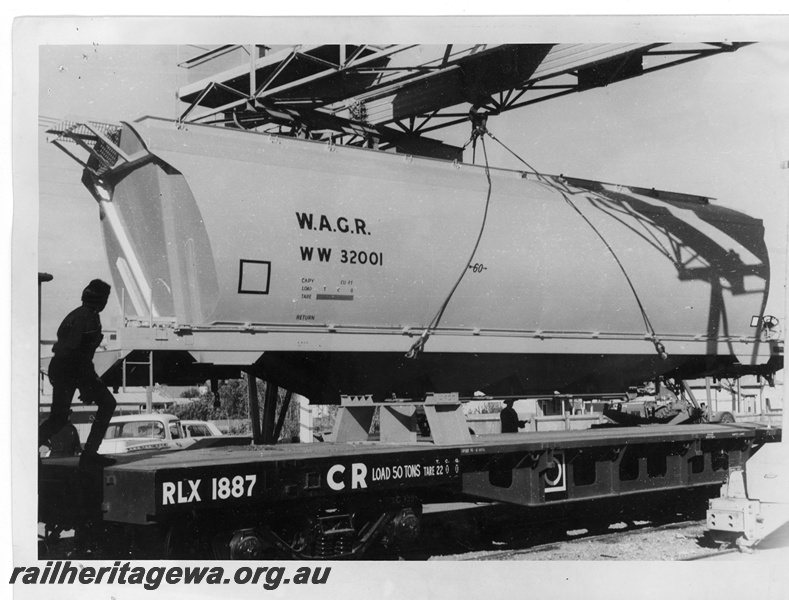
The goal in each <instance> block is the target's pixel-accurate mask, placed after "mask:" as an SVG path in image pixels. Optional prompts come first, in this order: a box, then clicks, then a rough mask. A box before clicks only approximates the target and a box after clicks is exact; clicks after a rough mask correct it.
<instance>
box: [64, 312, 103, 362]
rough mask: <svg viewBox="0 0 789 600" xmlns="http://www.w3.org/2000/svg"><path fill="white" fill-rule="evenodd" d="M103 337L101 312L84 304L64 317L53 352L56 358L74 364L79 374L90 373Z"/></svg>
mask: <svg viewBox="0 0 789 600" xmlns="http://www.w3.org/2000/svg"><path fill="white" fill-rule="evenodd" d="M103 339H104V336H103V335H102V333H101V319H100V318H99V313H98V312H97V311H96V310H94V309H92V308H90V307H88V306H84V305H83V306H80V307H79V308H76V309H74V310H72V311H71V312H70V313H69V314H68V315H66V318H65V319H63V322H62V323H61V324H60V327H58V339H57V342H55V344H54V346H52V352H53V353H54V355H55V357H56V358H58V359H61V360H63V361H67V362H68V363H70V364H72V365H74V367H75V368H76V369H77V371H78V372H79V374H81V375H90V374H92V373H94V371H93V355H94V354H95V353H96V348H98V347H99V344H101V341H102V340H103Z"/></svg>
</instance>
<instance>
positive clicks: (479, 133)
mask: <svg viewBox="0 0 789 600" xmlns="http://www.w3.org/2000/svg"><path fill="white" fill-rule="evenodd" d="M485 117H486V115H483V116H480V115H477V114H476V113H474V111H473V110H472V113H471V117H470V118H471V122H472V132H471V138H469V140H468V142H466V144H465V145H464V146H463V148H464V149H465V148H466V146H468V145H469V143H473V144H474V148H475V150H476V140H477V138H479V139H481V140H482V151H483V154H484V156H485V176H486V177H487V180H488V192H487V199H486V201H485V213H484V216H483V219H482V226H481V227H480V230H479V234H478V236H477V241H476V243H475V244H474V249H473V250H472V252H471V256H470V257H469V260H468V261H467V263H466V266H465V267H464V269H463V272H462V273H461V274H460V277H459V278H458V280H457V281H456V282H455V285H454V286H453V287H452V290H451V291H450V292H449V294H448V295H447V297H446V299H445V300H444V302H443V303H442V304H441V308H440V309H439V311H438V312H437V313H436V316H435V317H433V320H432V321H430V324H429V325H428V326H427V327H426V328H425V330H424V331H423V332H422V334H421V335H420V336H419V339H418V340H417V341H416V342H414V344H413V345H412V346H411V349H410V350H409V351H408V352H407V353H406V357H407V358H417V357H418V356H419V354H421V352H422V350H423V348H424V346H425V344H426V343H427V340H428V338H429V337H430V335H431V334H432V333H433V332H434V331H435V330H436V329H437V328H438V325H439V323H440V322H441V318H442V317H443V315H444V311H445V310H446V308H447V305H448V304H449V302H450V300H451V299H452V296H453V295H454V293H455V290H457V288H458V286H459V285H460V282H461V281H462V280H463V277H464V276H465V274H466V271H468V268H469V266H470V265H471V262H472V261H473V260H474V256H475V254H476V252H477V248H478V247H479V243H480V241H481V240H482V234H483V232H484V231H485V223H486V222H487V218H488V209H489V207H490V196H491V191H492V189H493V184H492V181H491V178H490V165H489V164H488V153H487V149H486V147H485V135H488V136H490V138H491V139H492V140H493V141H495V142H497V143H498V144H499V145H501V146H502V148H504V149H505V150H507V152H509V153H510V154H512V155H513V156H514V157H515V158H517V159H518V160H519V161H520V162H522V163H523V164H524V165H526V166H527V167H528V168H529V169H530V171H531V172H532V173H534V175H536V177H537V179H539V180H540V181H542V182H544V183H546V184H547V185H549V186H550V187H552V188H553V189H554V190H556V191H558V192H559V193H560V194H561V195H562V197H563V198H564V200H565V202H566V203H567V204H569V205H570V207H572V209H573V210H574V211H575V212H576V213H577V214H578V215H579V216H580V217H581V218H582V219H583V220H584V221H585V222H586V224H587V225H588V226H589V227H590V228H591V229H592V231H594V233H595V234H596V235H597V237H598V238H600V241H601V242H603V244H604V245H605V247H606V248H607V249H608V252H609V253H610V254H611V256H612V257H613V258H614V260H615V261H616V264H617V265H618V266H619V269H620V271H621V272H622V275H624V277H625V281H627V285H628V286H629V287H630V291H631V292H632V293H633V297H634V298H635V301H636V304H637V306H638V310H639V312H640V313H641V318H642V319H643V320H644V327H645V328H646V330H647V333H648V336H649V340H650V341H651V342H652V344H653V345H654V346H655V351H656V352H657V353H658V355H659V356H660V358H662V359H663V360H666V359H667V358H668V353H667V352H666V348H665V346H664V345H663V343H662V342H661V341H660V338H659V337H658V334H657V331H655V328H654V326H653V325H652V322H651V321H650V319H649V315H648V314H647V311H646V309H645V308H644V304H643V303H642V302H641V298H640V296H639V295H638V292H637V291H636V287H635V285H634V284H633V281H632V280H631V279H630V275H629V274H628V272H627V270H626V269H625V266H624V265H623V264H622V261H621V260H620V259H619V256H617V254H616V252H614V249H613V248H612V247H611V245H610V244H609V243H608V241H607V240H606V239H605V237H604V236H603V234H602V233H601V232H600V231H599V230H598V229H597V228H596V227H595V226H594V225H593V224H592V222H591V221H590V220H589V218H588V217H587V216H586V215H584V214H583V212H581V209H580V208H578V206H576V205H575V203H573V201H572V200H571V199H570V197H569V196H568V194H567V192H566V191H565V190H564V189H563V188H562V187H561V186H559V185H558V184H557V183H556V182H555V181H554V180H553V179H552V178H549V177H546V176H545V175H543V174H541V173H540V172H538V171H537V170H536V169H535V168H534V167H532V166H531V165H530V164H529V163H527V162H526V161H525V160H523V159H522V158H521V157H520V156H518V155H517V154H516V153H515V152H513V151H512V150H511V149H510V148H508V147H507V146H506V145H505V144H504V143H503V142H501V141H500V140H499V139H498V138H496V136H494V135H493V134H492V133H491V132H490V131H488V129H487V127H486V118H485Z"/></svg>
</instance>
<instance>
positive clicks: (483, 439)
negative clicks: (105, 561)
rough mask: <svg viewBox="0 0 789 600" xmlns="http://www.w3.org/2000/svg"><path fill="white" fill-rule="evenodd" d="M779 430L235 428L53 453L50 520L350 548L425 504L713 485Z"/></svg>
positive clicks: (309, 552) (254, 543)
mask: <svg viewBox="0 0 789 600" xmlns="http://www.w3.org/2000/svg"><path fill="white" fill-rule="evenodd" d="M780 437H781V430H780V429H778V428H772V427H769V426H766V425H756V424H753V425H751V424H725V425H724V424H718V425H715V424H698V425H675V426H672V425H657V426H653V425H651V426H642V427H614V428H599V429H590V430H583V431H560V432H542V433H531V434H500V435H488V436H474V437H473V438H472V439H471V441H470V442H467V443H461V444H450V445H435V444H433V443H432V442H431V441H430V440H425V441H418V442H416V443H406V444H385V443H381V442H375V441H368V442H361V443H316V444H288V445H277V446H261V445H252V444H250V442H249V440H248V439H236V440H232V439H225V440H224V441H223V444H224V445H221V446H213V447H211V446H210V443H209V442H201V443H199V444H198V445H197V446H192V447H191V448H189V449H186V450H180V451H170V452H154V453H137V454H129V455H126V456H123V455H119V460H118V463H117V464H115V465H113V466H111V467H108V468H106V469H104V470H103V471H85V470H81V469H79V468H78V460H77V459H76V458H60V459H44V460H43V461H42V464H41V467H40V494H39V495H40V520H41V521H42V522H43V523H45V524H46V525H47V527H48V530H50V531H56V530H58V529H63V528H72V527H76V528H78V529H79V528H81V527H85V528H86V529H90V530H92V532H93V533H92V536H93V538H94V541H95V539H96V535H95V534H96V532H97V531H102V532H106V531H109V530H113V529H117V528H118V527H120V528H121V529H122V530H123V531H124V534H123V536H121V537H122V538H123V539H124V544H122V545H123V547H124V548H125V549H124V550H123V552H131V551H132V550H129V548H128V547H127V546H128V544H131V543H132V541H133V540H135V539H137V540H139V539H142V537H146V539H150V538H152V537H153V538H157V539H158V540H160V541H161V542H162V544H163V545H162V546H161V554H162V555H164V556H169V557H173V556H179V555H182V554H184V553H186V554H190V553H195V552H198V551H199V552H203V551H205V552H208V553H209V554H213V555H214V556H218V557H228V558H250V557H255V556H258V555H260V553H261V552H262V551H263V550H264V549H267V548H272V549H275V550H277V549H278V550H279V551H281V552H284V553H286V554H290V555H291V556H298V557H342V556H351V555H358V554H361V553H362V552H364V551H365V550H366V549H367V548H368V547H369V545H370V544H371V543H372V542H373V541H375V540H376V539H379V540H382V541H384V542H385V543H392V542H393V541H394V540H398V539H407V538H409V537H413V536H414V535H415V534H416V532H418V527H419V517H420V516H421V508H422V505H423V503H427V502H431V501H435V500H458V501H461V500H469V499H472V500H473V499H476V500H487V501H501V502H507V503H511V504H515V505H521V506H525V507H536V506H542V505H548V504H566V503H570V502H578V501H583V500H591V499H599V498H606V497H621V496H626V495H634V494H642V493H647V492H657V491H667V490H673V489H677V490H678V489H687V488H693V487H700V486H716V485H720V484H721V483H723V481H724V480H725V478H726V476H727V475H728V473H729V470H730V469H744V467H745V463H746V461H747V460H748V458H749V457H750V456H751V455H752V454H753V453H754V452H755V451H757V450H758V449H759V448H760V447H761V446H762V445H763V444H765V443H768V442H773V441H778V440H780ZM143 532H144V535H143ZM141 536H142V537H141ZM157 536H158V537H157ZM99 537H100V538H102V539H103V540H105V541H106V540H108V539H111V538H116V541H117V537H118V536H117V535H109V536H108V535H103V536H99ZM136 543H137V544H138V545H139V542H136Z"/></svg>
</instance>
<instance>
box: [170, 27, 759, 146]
mask: <svg viewBox="0 0 789 600" xmlns="http://www.w3.org/2000/svg"><path fill="white" fill-rule="evenodd" d="M748 43H749V42H731V43H723V42H721V43H693V44H689V43H683V44H679V43H610V44H475V45H453V44H448V45H442V46H439V45H396V44H392V45H377V46H376V45H313V46H308V45H300V46H292V47H287V48H283V49H280V50H277V51H271V49H270V48H268V47H266V46H259V45H255V46H221V47H217V48H211V49H208V50H206V51H204V52H201V53H200V54H198V55H197V56H195V57H193V58H191V59H189V60H187V61H184V62H182V63H181V66H183V67H184V68H186V69H188V71H189V78H190V80H191V81H190V83H188V84H187V85H185V86H184V87H182V88H181V89H180V90H179V93H178V97H179V99H180V100H181V101H183V102H184V103H186V105H187V107H186V108H185V109H184V111H183V113H182V114H181V115H180V120H181V121H182V122H184V123H188V122H195V123H210V124H216V125H224V126H227V127H236V128H244V129H255V130H261V131H278V132H280V133H286V134H287V133H290V134H293V135H297V136H300V137H309V138H311V139H321V140H326V141H331V142H332V143H337V144H345V145H357V146H362V145H367V146H374V147H376V148H378V149H381V150H396V151H399V152H404V153H408V154H416V155H424V156H433V157H437V158H449V159H456V158H460V155H461V153H462V149H461V148H457V147H455V146H451V145H448V144H446V143H444V142H442V141H440V140H437V139H434V138H431V137H428V134H430V133H432V132H435V131H438V130H440V129H444V128H446V127H450V126H453V125H458V124H460V123H463V122H466V121H468V119H469V111H470V110H471V109H474V111H475V112H476V113H478V114H480V115H482V116H488V115H498V114H501V113H503V112H507V111H510V110H513V109H516V108H522V107H525V106H529V105H531V104H535V103H538V102H545V101H548V100H553V99H556V98H559V97H561V96H566V95H568V94H573V93H577V92H583V91H586V90H590V89H594V88H599V87H604V86H607V85H610V84H612V83H616V82H620V81H624V80H627V79H631V78H634V77H638V76H641V75H645V74H647V73H651V72H654V71H657V70H661V69H665V68H669V67H674V66H677V65H681V64H684V63H687V62H690V61H694V60H698V59H701V58H705V57H709V56H713V55H716V54H721V53H724V52H733V51H735V50H737V49H739V48H741V47H742V46H745V45H748Z"/></svg>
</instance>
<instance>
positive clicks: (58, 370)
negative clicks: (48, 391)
mask: <svg viewBox="0 0 789 600" xmlns="http://www.w3.org/2000/svg"><path fill="white" fill-rule="evenodd" d="M110 289H111V287H110V285H109V284H108V283H105V282H104V281H102V280H101V279H94V280H93V281H91V282H90V283H89V284H88V286H87V287H86V288H85V289H84V290H83V291H82V306H80V307H79V308H76V309H74V310H73V311H71V312H70V313H69V314H68V315H66V318H65V319H63V322H62V323H61V324H60V327H58V332H57V342H55V345H54V346H53V347H52V352H53V354H54V356H53V357H52V360H51V362H50V363H49V380H50V382H51V383H52V410H51V412H50V414H49V418H48V419H47V420H46V421H44V422H43V423H42V424H41V426H40V427H39V429H38V445H39V447H40V446H42V445H43V446H49V447H51V446H52V443H51V438H52V436H53V435H55V434H56V433H57V432H58V431H60V430H61V429H63V427H65V426H66V424H67V423H68V419H69V413H70V412H71V402H72V400H73V398H74V392H75V391H76V390H79V393H80V399H81V400H82V402H84V403H85V404H96V407H97V408H98V410H97V411H96V415H95V417H94V421H93V425H92V427H91V429H90V434H89V435H88V439H87V441H86V442H85V447H84V449H83V451H82V454H81V455H80V460H79V465H80V467H83V468H91V467H97V468H100V467H106V466H109V465H111V464H114V463H115V460H114V459H112V458H108V457H105V456H101V455H100V454H98V449H99V445H100V444H101V440H102V439H103V438H104V434H105V433H106V431H107V427H108V426H109V423H110V419H111V418H112V413H113V411H114V410H115V397H114V396H113V395H112V394H111V393H110V391H109V390H108V389H107V386H106V385H104V383H103V382H102V381H101V379H99V376H98V375H97V374H96V370H95V368H94V366H93V355H94V354H95V352H96V348H98V347H99V344H101V341H102V339H104V336H103V335H102V333H101V319H100V318H99V313H100V312H101V311H102V310H104V307H105V306H107V300H108V299H109V296H110Z"/></svg>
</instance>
